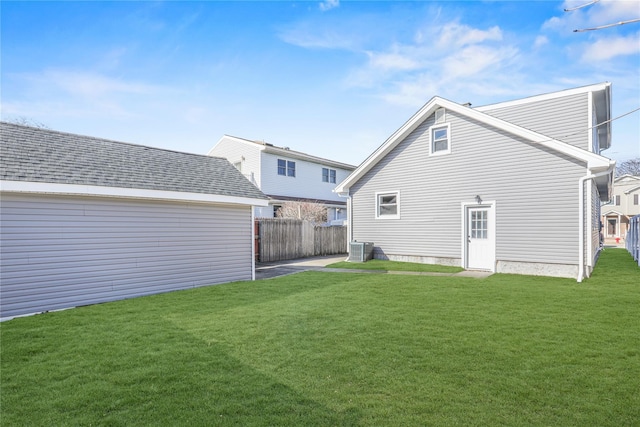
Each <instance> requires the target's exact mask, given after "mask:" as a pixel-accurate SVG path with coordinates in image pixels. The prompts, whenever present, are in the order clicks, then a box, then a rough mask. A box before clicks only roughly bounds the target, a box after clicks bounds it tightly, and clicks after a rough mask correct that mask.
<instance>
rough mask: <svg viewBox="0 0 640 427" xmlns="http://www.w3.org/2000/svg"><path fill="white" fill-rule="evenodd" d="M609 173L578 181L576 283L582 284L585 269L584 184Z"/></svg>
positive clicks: (590, 176) (587, 176) (591, 175)
mask: <svg viewBox="0 0 640 427" xmlns="http://www.w3.org/2000/svg"><path fill="white" fill-rule="evenodd" d="M610 173H611V171H610V170H606V171H604V172H598V173H595V174H593V173H590V174H589V175H586V176H583V177H582V178H580V180H579V185H580V188H579V189H578V206H579V209H580V212H579V215H578V224H579V233H578V236H579V240H578V283H580V282H582V280H583V279H584V278H585V269H584V264H585V257H584V246H585V244H584V243H585V242H584V239H585V230H584V196H585V194H584V183H585V182H586V181H587V180H590V179H595V178H598V177H601V176H605V175H609V174H610Z"/></svg>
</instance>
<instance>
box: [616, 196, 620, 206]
mask: <svg viewBox="0 0 640 427" xmlns="http://www.w3.org/2000/svg"><path fill="white" fill-rule="evenodd" d="M615 199H616V206H620V196H615Z"/></svg>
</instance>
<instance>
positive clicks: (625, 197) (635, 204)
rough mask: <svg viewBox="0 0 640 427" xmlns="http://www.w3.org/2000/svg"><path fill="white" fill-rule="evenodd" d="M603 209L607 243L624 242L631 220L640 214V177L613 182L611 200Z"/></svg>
mask: <svg viewBox="0 0 640 427" xmlns="http://www.w3.org/2000/svg"><path fill="white" fill-rule="evenodd" d="M601 209H602V224H603V237H604V241H605V243H607V244H614V243H615V244H618V243H622V242H624V240H625V237H626V235H627V231H628V230H629V220H630V219H631V217H633V216H635V215H639V214H640V176H633V175H623V176H619V177H617V178H616V179H615V180H614V181H613V195H612V197H611V200H610V201H609V202H607V203H606V204H604V205H603V206H602V208H601Z"/></svg>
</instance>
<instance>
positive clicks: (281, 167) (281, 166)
mask: <svg viewBox="0 0 640 427" xmlns="http://www.w3.org/2000/svg"><path fill="white" fill-rule="evenodd" d="M286 174H287V162H286V161H284V160H281V159H278V175H286Z"/></svg>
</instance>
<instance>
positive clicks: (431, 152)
mask: <svg viewBox="0 0 640 427" xmlns="http://www.w3.org/2000/svg"><path fill="white" fill-rule="evenodd" d="M440 129H446V130H447V149H446V150H438V151H435V150H434V142H435V141H434V138H433V135H434V133H435V131H437V130H440ZM449 153H451V124H450V123H443V124H437V125H433V126H431V127H430V128H429V155H430V156H441V155H443V154H449Z"/></svg>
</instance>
